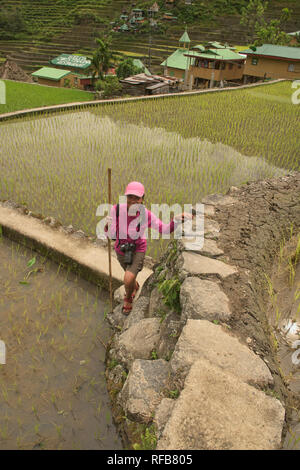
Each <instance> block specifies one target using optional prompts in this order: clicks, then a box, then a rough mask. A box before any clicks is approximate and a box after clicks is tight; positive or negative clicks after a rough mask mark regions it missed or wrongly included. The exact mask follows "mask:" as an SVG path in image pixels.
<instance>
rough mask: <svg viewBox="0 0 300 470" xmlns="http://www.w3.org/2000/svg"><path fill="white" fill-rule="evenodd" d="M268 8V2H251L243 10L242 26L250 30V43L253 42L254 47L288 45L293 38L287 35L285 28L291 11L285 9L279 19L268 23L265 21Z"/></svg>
mask: <svg viewBox="0 0 300 470" xmlns="http://www.w3.org/2000/svg"><path fill="white" fill-rule="evenodd" d="M267 7H268V2H267V1H264V0H250V2H249V3H248V5H247V7H245V8H243V10H242V16H241V24H242V25H244V26H246V27H247V28H248V31H249V41H252V42H253V46H254V47H257V46H261V45H263V44H278V45H281V46H285V45H288V44H289V43H290V40H291V38H290V36H289V35H288V34H287V33H285V31H284V28H285V25H286V23H287V21H289V19H290V18H291V14H292V12H291V10H289V9H288V8H283V9H282V10H281V16H280V18H279V19H272V20H270V22H267V21H266V19H265V11H266V9H267ZM255 38H256V39H255Z"/></svg>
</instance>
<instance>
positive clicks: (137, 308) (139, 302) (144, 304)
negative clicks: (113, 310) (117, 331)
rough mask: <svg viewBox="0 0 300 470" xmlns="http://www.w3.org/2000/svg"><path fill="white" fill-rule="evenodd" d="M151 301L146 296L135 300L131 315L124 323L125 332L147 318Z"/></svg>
mask: <svg viewBox="0 0 300 470" xmlns="http://www.w3.org/2000/svg"><path fill="white" fill-rule="evenodd" d="M149 300H150V299H149V297H144V296H141V297H139V298H138V299H136V300H134V302H133V306H132V310H131V313H130V314H129V315H128V317H126V320H125V322H124V330H127V329H128V328H130V327H131V326H132V325H135V324H137V323H138V322H140V321H141V320H143V319H144V318H145V317H146V315H147V312H148V307H149Z"/></svg>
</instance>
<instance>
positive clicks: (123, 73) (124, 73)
mask: <svg viewBox="0 0 300 470" xmlns="http://www.w3.org/2000/svg"><path fill="white" fill-rule="evenodd" d="M116 72H117V77H118V78H119V80H123V79H124V78H127V77H130V76H131V75H136V74H138V73H143V72H144V69H142V68H140V67H137V66H136V65H134V63H133V59H131V58H124V59H123V60H122V61H121V62H120V63H119V65H118V68H117V71H116Z"/></svg>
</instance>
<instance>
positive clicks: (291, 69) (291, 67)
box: [288, 64, 295, 72]
mask: <svg viewBox="0 0 300 470" xmlns="http://www.w3.org/2000/svg"><path fill="white" fill-rule="evenodd" d="M288 71H289V72H295V64H289V65H288Z"/></svg>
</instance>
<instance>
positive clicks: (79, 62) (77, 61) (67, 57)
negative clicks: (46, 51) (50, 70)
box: [50, 54, 91, 69]
mask: <svg viewBox="0 0 300 470" xmlns="http://www.w3.org/2000/svg"><path fill="white" fill-rule="evenodd" d="M50 63H51V64H54V65H63V66H65V67H76V68H78V69H87V68H88V67H89V66H90V65H91V61H90V59H88V58H87V57H85V56H82V55H72V54H61V55H60V56H58V57H55V59H52V60H50Z"/></svg>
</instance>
